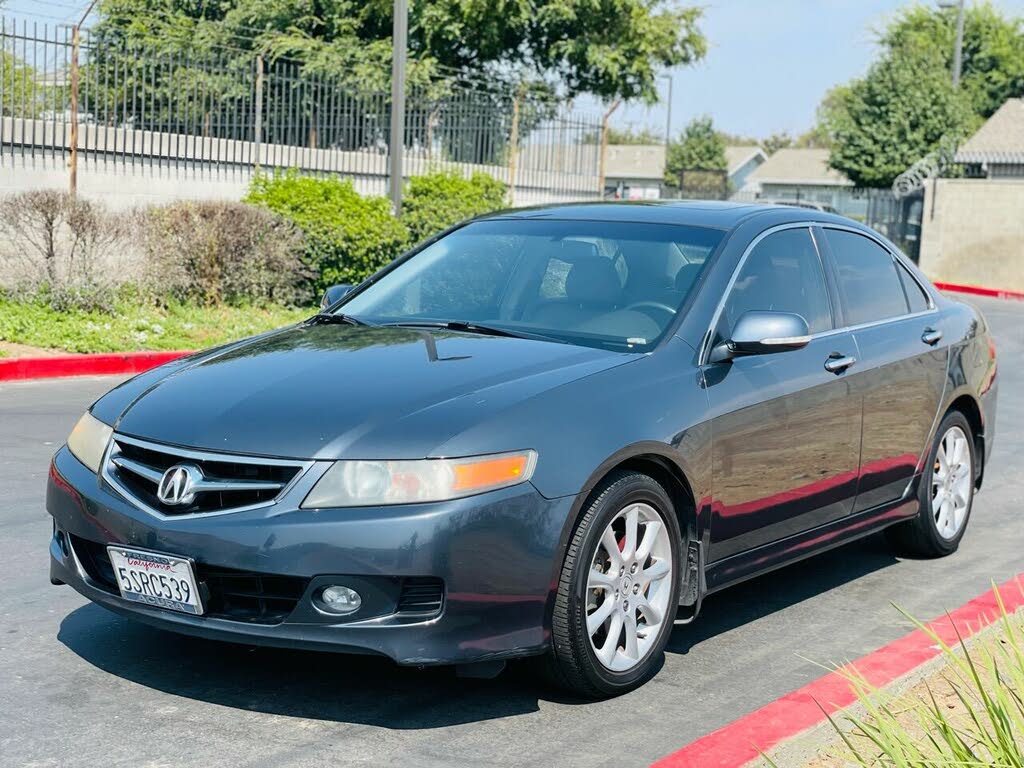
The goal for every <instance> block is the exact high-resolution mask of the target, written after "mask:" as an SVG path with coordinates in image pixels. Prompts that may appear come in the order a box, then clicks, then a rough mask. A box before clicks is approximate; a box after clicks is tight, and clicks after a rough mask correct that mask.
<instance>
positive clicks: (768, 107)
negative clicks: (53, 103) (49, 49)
mask: <svg viewBox="0 0 1024 768" xmlns="http://www.w3.org/2000/svg"><path fill="white" fill-rule="evenodd" d="M677 1H678V2H682V3H684V4H692V3H697V4H701V5H703V6H704V9H705V10H704V18H703V20H702V22H701V28H702V30H703V31H704V33H705V35H706V36H707V38H708V41H709V43H710V50H709V52H708V55H707V56H706V57H705V59H704V60H703V61H701V62H700V63H699V64H696V65H694V66H691V67H680V68H678V69H676V70H674V71H672V72H671V75H672V91H673V93H672V114H671V117H672V134H673V135H675V134H677V133H678V132H679V131H680V130H681V129H682V127H683V126H684V125H686V123H687V122H689V121H690V120H691V119H692V118H694V117H696V116H698V115H705V114H707V115H711V117H712V118H713V119H714V121H715V125H716V126H717V127H718V128H719V129H721V130H724V131H728V132H729V133H734V134H740V135H745V136H753V137H757V138H764V137H766V136H768V135H770V134H772V133H774V132H777V131H787V132H789V133H790V134H792V135H797V134H799V133H802V132H803V131H805V130H807V129H808V128H810V127H811V126H812V125H813V124H814V112H815V109H816V108H817V106H818V103H819V102H820V101H821V97H822V96H823V95H824V94H825V92H826V91H828V89H829V88H831V87H832V86H833V85H836V84H838V83H843V82H846V81H848V80H850V79H851V78H853V77H857V76H858V75H861V74H863V73H864V72H865V71H866V70H867V68H868V66H869V64H870V63H871V60H872V58H873V57H874V55H875V52H876V49H875V44H874V40H875V34H874V31H875V30H878V29H881V28H882V27H884V26H885V24H886V22H887V21H888V20H889V19H891V18H892V16H893V15H894V14H895V13H896V12H897V10H898V9H899V8H901V7H905V6H907V5H908V4H910V2H912V1H913V0H816V1H815V0H677ZM919 1H921V0H919ZM975 1H976V0H967V2H968V3H971V2H975ZM993 4H994V5H995V6H996V7H997V8H999V9H1001V10H1002V11H1004V12H1006V13H1010V14H1013V15H1018V16H1024V0H993ZM87 5H88V0H6V2H4V0H0V7H2V9H3V10H2V12H3V13H4V14H14V15H18V16H25V15H26V14H31V16H25V17H26V18H37V19H39V20H40V21H41V22H48V23H50V24H53V23H55V22H57V21H58V20H64V21H65V22H66V21H68V20H70V19H72V18H76V17H77V16H76V11H77V13H79V14H80V13H81V9H83V8H85V7H86V6H87ZM661 88H662V93H663V97H662V98H663V103H661V104H658V105H656V106H654V107H646V106H644V105H641V104H625V105H623V106H621V107H619V109H618V111H617V112H616V113H615V115H614V116H613V119H612V124H614V125H616V126H619V127H625V126H628V125H634V126H637V127H640V126H645V125H646V126H649V127H651V128H653V129H654V130H656V131H658V132H659V133H662V134H663V133H664V131H665V125H666V118H667V117H668V115H667V110H666V105H665V103H664V101H665V98H666V97H667V91H668V83H667V81H665V80H662V81H661ZM577 106H579V107H580V108H582V109H587V110H592V111H595V112H596V111H599V110H600V108H601V107H600V105H599V104H597V102H596V101H594V100H593V99H587V98H583V99H579V100H578V101H577Z"/></svg>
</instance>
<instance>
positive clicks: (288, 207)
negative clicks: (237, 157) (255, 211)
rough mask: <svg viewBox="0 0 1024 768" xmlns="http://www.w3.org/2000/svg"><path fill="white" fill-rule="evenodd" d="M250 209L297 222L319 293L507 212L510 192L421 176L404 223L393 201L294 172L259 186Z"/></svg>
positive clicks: (480, 178)
mask: <svg viewBox="0 0 1024 768" xmlns="http://www.w3.org/2000/svg"><path fill="white" fill-rule="evenodd" d="M245 201H246V202H248V203H254V204H257V205H262V206H264V207H266V208H269V209H270V210H272V211H274V212H275V213H277V214H280V215H281V216H283V217H285V218H286V219H289V220H290V221H291V222H292V223H293V224H295V225H296V226H297V227H298V228H299V229H300V230H302V232H303V233H304V235H305V237H306V243H305V245H304V256H303V261H304V263H305V264H306V266H307V267H309V268H310V269H311V270H312V271H313V272H314V273H315V274H316V275H317V276H318V277H317V278H316V285H315V288H316V289H317V290H323V288H325V287H327V286H329V285H333V284H335V283H358V282H360V281H362V280H363V279H364V278H366V277H368V276H369V275H371V274H373V273H374V272H376V271H377V270H378V269H380V268H381V267H382V266H384V265H385V264H387V263H388V262H389V261H391V260H392V259H394V258H395V257H396V256H398V255H399V254H400V253H402V251H404V250H405V249H406V248H408V247H410V246H411V245H414V244H415V243H417V242H420V241H421V240H423V239H425V238H427V237H430V236H431V235H433V234H435V233H437V232H440V231H441V230H443V229H445V228H447V227H449V226H451V225H452V224H456V223H458V222H459V221H463V220H464V219H468V218H471V217H473V216H478V215H480V214H482V213H487V212H489V211H493V210H495V209H498V208H501V207H502V206H504V205H505V204H506V190H505V185H504V184H503V183H502V182H500V181H498V180H496V179H494V178H492V177H491V176H488V175H487V174H485V173H474V174H473V175H472V176H471V177H470V178H468V179H467V178H465V177H463V176H462V175H460V174H458V173H454V172H437V173H431V174H428V175H425V176H414V177H413V178H411V179H410V180H409V181H408V182H407V183H406V185H405V190H404V194H403V198H402V215H401V217H400V218H399V219H396V218H395V217H394V216H393V215H392V214H391V203H390V201H389V200H387V199H386V198H383V197H379V196H366V197H364V196H362V195H360V194H359V193H358V192H356V190H355V187H354V186H353V185H352V182H351V181H349V180H347V179H346V180H342V179H338V178H315V177H311V176H300V175H298V173H296V172H294V171H289V172H287V173H284V174H277V175H274V176H264V175H261V176H257V177H255V178H254V179H253V181H252V183H251V185H250V188H249V193H248V195H247V196H246V198H245Z"/></svg>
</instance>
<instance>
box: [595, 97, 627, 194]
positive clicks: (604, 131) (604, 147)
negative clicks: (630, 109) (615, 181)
mask: <svg viewBox="0 0 1024 768" xmlns="http://www.w3.org/2000/svg"><path fill="white" fill-rule="evenodd" d="M621 103H622V99H616V100H615V101H613V102H612V105H611V106H610V107H608V111H607V112H605V113H604V117H602V118H601V160H600V163H601V169H600V171H599V179H598V182H597V194H599V195H600V196H601V199H602V200H603V199H604V169H605V162H606V158H605V155H607V154H608V118H610V117H611V116H612V113H613V112H615V110H616V109H618V108H619V105H620V104H621Z"/></svg>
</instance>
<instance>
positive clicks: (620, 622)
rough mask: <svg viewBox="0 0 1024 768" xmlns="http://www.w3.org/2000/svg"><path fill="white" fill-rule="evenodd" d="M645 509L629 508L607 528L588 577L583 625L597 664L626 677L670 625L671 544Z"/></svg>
mask: <svg viewBox="0 0 1024 768" xmlns="http://www.w3.org/2000/svg"><path fill="white" fill-rule="evenodd" d="M669 536H670V534H669V530H668V526H667V525H665V522H664V521H663V520H662V517H661V515H660V514H659V513H658V512H657V510H655V509H654V507H652V506H650V505H649V504H643V503H638V504H630V505H628V506H626V507H625V508H623V509H622V510H621V511H620V512H619V513H618V514H617V515H616V516H615V517H614V518H613V519H612V521H611V522H610V523H609V524H608V526H607V527H606V528H605V530H604V532H603V534H602V535H601V539H600V541H599V543H598V545H597V551H596V552H595V553H594V557H593V560H592V562H591V566H590V570H589V571H588V575H587V600H586V606H587V608H586V613H587V615H586V623H587V635H588V636H589V637H590V645H591V648H593V650H594V654H595V655H596V656H597V659H598V660H599V661H600V662H601V664H602V665H603V666H604V667H605V668H607V669H609V670H611V671H613V672H625V671H628V670H630V669H632V668H633V667H635V666H636V665H637V664H639V663H640V662H641V661H642V660H643V659H644V658H645V657H646V656H647V655H648V654H649V653H650V651H651V649H652V648H653V647H654V645H655V644H656V642H657V638H658V635H659V633H660V630H661V627H662V624H663V623H664V622H665V621H667V620H670V617H671V613H670V611H669V608H670V606H669V605H668V602H669V599H670V597H671V593H672V578H673V570H674V569H673V563H672V542H671V540H670V538H669Z"/></svg>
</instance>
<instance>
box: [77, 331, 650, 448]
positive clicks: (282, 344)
mask: <svg viewBox="0 0 1024 768" xmlns="http://www.w3.org/2000/svg"><path fill="white" fill-rule="evenodd" d="M636 357H637V355H632V354H623V353H615V352H609V351H604V350H599V349H591V348H586V347H578V346H572V345H568V344H558V343H555V342H547V341H536V340H529V339H516V338H506V337H495V336H479V335H471V334H464V333H458V332H449V331H436V330H430V331H426V330H424V331H421V330H411V329H406V328H372V327H356V326H344V325H311V326H296V327H293V328H289V329H285V330H283V331H280V332H277V333H274V334H269V335H266V336H262V337H258V338H256V339H252V340H249V341H246V342H242V343H240V344H237V345H233V346H230V347H226V348H222V349H220V350H214V351H213V352H211V353H208V354H205V355H199V356H196V357H194V358H192V359H189V360H185V361H183V362H179V363H177V364H172V365H170V366H167V368H166V369H165V371H163V372H159V371H157V372H151V373H150V374H143V375H142V376H140V377H138V378H137V379H134V380H132V381H130V382H127V383H126V384H125V385H122V386H121V387H119V388H117V389H115V390H113V391H112V392H111V393H110V394H108V395H107V396H105V397H104V398H102V399H101V400H100V401H99V402H97V403H96V405H95V406H94V407H93V412H94V413H95V414H96V415H97V416H98V417H99V418H101V419H105V420H107V421H108V422H111V423H112V422H114V421H115V420H116V424H115V427H116V429H117V430H118V431H119V432H121V433H122V434H126V435H131V436H134V437H140V438H144V439H148V440H153V441H156V442H162V443H169V444H173V445H179V446H185V447H192V448H202V449H207V450H212V451H225V452H232V453H243V454H255V455H264V456H282V457H296V458H318V459H320V458H322V459H334V458H342V457H347V458H367V459H370V458H421V457H425V456H430V455H432V452H433V451H434V450H435V449H437V448H438V447H439V446H441V445H442V444H443V443H444V442H446V441H447V440H448V439H449V438H451V437H452V436H453V435H456V434H458V433H460V432H461V431H463V430H465V429H467V428H469V427H471V426H473V425H474V424H475V423H477V422H478V421H479V420H481V419H482V418H484V417H487V416H493V415H494V414H495V413H497V412H499V411H501V410H504V409H507V408H510V407H512V406H514V405H515V404H517V403H519V402H521V401H523V400H525V399H528V398H531V397H533V396H535V395H537V394H539V393H541V392H544V391H547V390H550V389H552V388H554V387H558V386H560V385H562V384H565V383H568V382H570V381H574V380H577V379H580V378H582V377H584V376H588V375H591V374H593V373H596V372H598V371H602V370H606V369H608V368H610V367H613V366H616V365H620V364H622V363H625V362H628V361H630V360H632V359H635V358H636ZM527 447H530V446H518V445H516V446H512V445H501V444H500V439H499V438H498V437H496V438H495V443H494V445H492V446H481V452H487V451H488V450H490V451H497V450H512V449H517V448H527Z"/></svg>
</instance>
